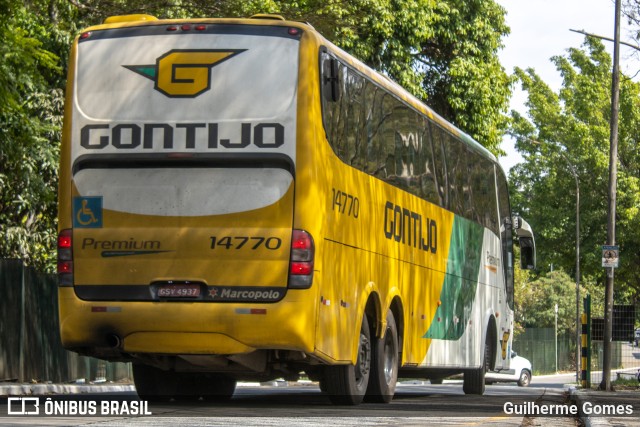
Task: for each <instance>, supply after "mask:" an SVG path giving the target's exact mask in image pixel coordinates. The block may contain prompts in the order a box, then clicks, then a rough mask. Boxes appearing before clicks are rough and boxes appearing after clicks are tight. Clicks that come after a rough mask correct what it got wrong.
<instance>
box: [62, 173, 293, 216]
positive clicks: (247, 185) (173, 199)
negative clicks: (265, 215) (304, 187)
mask: <svg viewBox="0 0 640 427" xmlns="http://www.w3.org/2000/svg"><path fill="white" fill-rule="evenodd" d="M73 181H74V183H75V185H76V188H77V189H78V192H79V193H80V195H81V196H84V197H102V206H103V208H104V209H109V210H113V211H117V212H126V213H132V214H142V215H156V216H187V217H189V216H205V215H224V214H230V213H236V212H246V211H249V210H254V209H260V208H263V207H266V206H269V205H272V204H273V203H276V202H277V201H278V200H280V199H281V198H282V197H283V196H284V194H285V193H286V192H287V190H288V189H289V187H290V186H291V184H292V182H293V177H292V175H291V174H290V173H289V172H288V171H287V170H284V169H280V168H268V169H266V168H143V169H133V168H132V169H122V168H116V169H107V168H104V169H81V170H79V171H78V172H76V174H75V175H74V178H73Z"/></svg>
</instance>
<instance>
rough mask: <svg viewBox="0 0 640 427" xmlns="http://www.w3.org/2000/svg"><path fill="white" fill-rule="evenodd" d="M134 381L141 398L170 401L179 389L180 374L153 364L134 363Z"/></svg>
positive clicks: (152, 400) (151, 400) (150, 400)
mask: <svg viewBox="0 0 640 427" xmlns="http://www.w3.org/2000/svg"><path fill="white" fill-rule="evenodd" d="M132 369H133V383H134V384H135V386H136V391H137V392H138V396H139V397H140V400H147V401H149V402H168V401H169V400H171V398H172V397H174V396H175V394H176V392H177V391H178V376H177V374H176V373H175V372H172V371H163V370H162V369H158V368H155V367H153V366H148V365H142V364H138V363H134V364H133V366H132Z"/></svg>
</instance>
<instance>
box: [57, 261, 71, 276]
mask: <svg viewBox="0 0 640 427" xmlns="http://www.w3.org/2000/svg"><path fill="white" fill-rule="evenodd" d="M58 273H59V274H60V273H73V261H58Z"/></svg>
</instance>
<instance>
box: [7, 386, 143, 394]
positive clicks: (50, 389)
mask: <svg viewBox="0 0 640 427" xmlns="http://www.w3.org/2000/svg"><path fill="white" fill-rule="evenodd" d="M128 391H131V392H134V393H135V391H136V389H135V387H134V386H133V384H108V385H106V384H96V385H91V384H89V385H76V384H17V385H14V384H12V385H0V397H7V396H31V395H45V394H87V393H92V394H94V393H121V392H128Z"/></svg>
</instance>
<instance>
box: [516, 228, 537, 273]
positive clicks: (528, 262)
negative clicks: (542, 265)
mask: <svg viewBox="0 0 640 427" xmlns="http://www.w3.org/2000/svg"><path fill="white" fill-rule="evenodd" d="M513 224H514V227H513V228H514V230H515V232H516V235H517V236H518V244H519V245H520V268H521V269H523V270H533V269H535V268H536V242H535V240H534V238H533V230H532V229H531V226H530V225H529V223H527V221H525V220H524V219H522V217H519V216H518V217H515V218H513Z"/></svg>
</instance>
